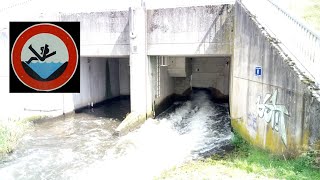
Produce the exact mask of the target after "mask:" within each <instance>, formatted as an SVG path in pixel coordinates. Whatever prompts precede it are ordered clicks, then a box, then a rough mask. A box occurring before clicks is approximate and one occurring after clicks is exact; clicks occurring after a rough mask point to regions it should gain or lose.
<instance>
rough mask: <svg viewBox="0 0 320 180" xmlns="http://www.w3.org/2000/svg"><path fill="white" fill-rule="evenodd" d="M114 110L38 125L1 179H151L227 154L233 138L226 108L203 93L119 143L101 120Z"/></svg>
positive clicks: (4, 166)
mask: <svg viewBox="0 0 320 180" xmlns="http://www.w3.org/2000/svg"><path fill="white" fill-rule="evenodd" d="M129 104H130V103H129V101H128V106H129ZM113 106H115V105H112V106H110V105H109V106H106V107H105V109H102V110H99V109H94V110H93V111H92V112H90V113H93V114H80V115H79V114H76V116H74V117H73V116H72V117H70V118H67V119H66V120H58V121H48V122H45V123H43V124H40V125H39V126H38V128H36V130H35V131H34V132H31V133H29V134H28V135H27V136H25V137H24V140H22V144H21V145H20V149H18V150H17V151H15V152H14V153H13V154H12V155H11V156H9V158H7V159H5V160H3V161H2V162H1V163H0V177H1V179H5V180H7V179H152V178H153V177H154V176H157V175H159V174H160V173H161V171H163V170H165V169H168V168H172V167H173V166H177V165H180V164H181V163H183V162H185V161H189V160H192V159H198V158H202V157H203V156H207V155H209V154H211V153H215V152H219V151H223V146H225V145H226V144H228V143H229V141H230V138H231V130H230V123H229V122H230V120H229V117H228V111H227V107H224V106H221V105H219V104H214V103H213V102H211V101H210V100H209V96H208V95H207V94H206V93H205V92H198V93H195V94H194V95H193V96H192V98H191V100H190V101H185V102H176V103H175V104H174V105H173V106H172V107H171V108H169V109H168V110H167V111H166V112H164V113H162V114H161V115H160V116H159V117H158V118H157V119H148V120H147V121H146V123H145V124H143V125H142V126H141V127H140V128H139V129H137V130H136V131H134V132H131V133H129V134H128V135H126V136H123V137H119V138H115V137H112V136H111V134H112V133H113V131H114V129H115V128H116V127H117V125H118V124H119V123H120V122H117V121H113V120H112V119H110V118H102V116H104V115H103V114H105V112H106V111H107V110H109V111H110V112H113V113H114V112H116V111H115V109H114V108H112V107H113ZM110 109H113V110H110ZM120 110H121V109H119V110H118V111H120ZM123 114H125V113H123ZM107 117H110V116H109V115H107Z"/></svg>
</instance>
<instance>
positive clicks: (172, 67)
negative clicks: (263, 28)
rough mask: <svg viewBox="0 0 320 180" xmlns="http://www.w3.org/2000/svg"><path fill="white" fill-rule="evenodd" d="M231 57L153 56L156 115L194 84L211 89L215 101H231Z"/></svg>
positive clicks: (182, 95) (152, 77)
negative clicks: (229, 98)
mask: <svg viewBox="0 0 320 180" xmlns="http://www.w3.org/2000/svg"><path fill="white" fill-rule="evenodd" d="M230 60H231V58H230V57H183V56H151V57H150V67H149V76H151V86H152V102H153V103H152V104H153V111H154V114H155V115H158V114H159V113H161V112H162V111H163V110H165V109H166V108H168V107H169V106H170V105H171V104H172V103H173V101H174V100H175V99H176V100H177V99H187V98H188V97H189V96H190V95H191V93H192V89H193V88H198V89H201V88H203V89H207V90H209V91H210V92H211V94H212V97H213V99H214V101H216V102H228V95H229V74H230V70H229V67H230Z"/></svg>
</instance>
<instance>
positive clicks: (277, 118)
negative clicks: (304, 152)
mask: <svg viewBox="0 0 320 180" xmlns="http://www.w3.org/2000/svg"><path fill="white" fill-rule="evenodd" d="M277 96H278V91H277V90H276V91H274V92H273V94H269V93H268V94H266V96H265V97H264V99H263V101H262V103H260V102H261V100H260V99H261V98H260V97H259V100H258V116H259V117H260V118H262V119H264V120H265V121H266V122H267V123H268V124H270V125H271V127H272V129H273V130H274V131H277V132H279V134H280V136H281V139H282V142H283V143H284V145H285V146H287V133H286V126H285V116H289V113H288V110H287V108H286V107H285V106H284V105H280V104H277Z"/></svg>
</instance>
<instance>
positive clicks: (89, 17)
mask: <svg viewBox="0 0 320 180" xmlns="http://www.w3.org/2000/svg"><path fill="white" fill-rule="evenodd" d="M60 21H79V22H80V29H81V38H80V39H81V52H80V53H81V56H90V57H95V56H104V57H106V56H109V57H110V56H112V57H115V56H128V55H129V49H130V47H129V29H128V28H129V27H128V25H129V23H128V12H127V11H106V12H91V13H70V14H66V13H62V14H60Z"/></svg>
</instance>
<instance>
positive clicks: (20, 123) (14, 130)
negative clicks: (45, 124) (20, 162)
mask: <svg viewBox="0 0 320 180" xmlns="http://www.w3.org/2000/svg"><path fill="white" fill-rule="evenodd" d="M41 118H43V117H42V116H32V117H29V118H25V119H22V120H12V119H8V120H0V157H1V156H3V155H5V154H7V153H10V152H12V151H13V150H14V149H15V147H16V146H17V144H18V142H19V139H20V138H21V137H22V135H23V134H24V132H25V131H26V130H27V129H28V128H29V127H30V126H31V122H33V121H35V120H37V119H41Z"/></svg>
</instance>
